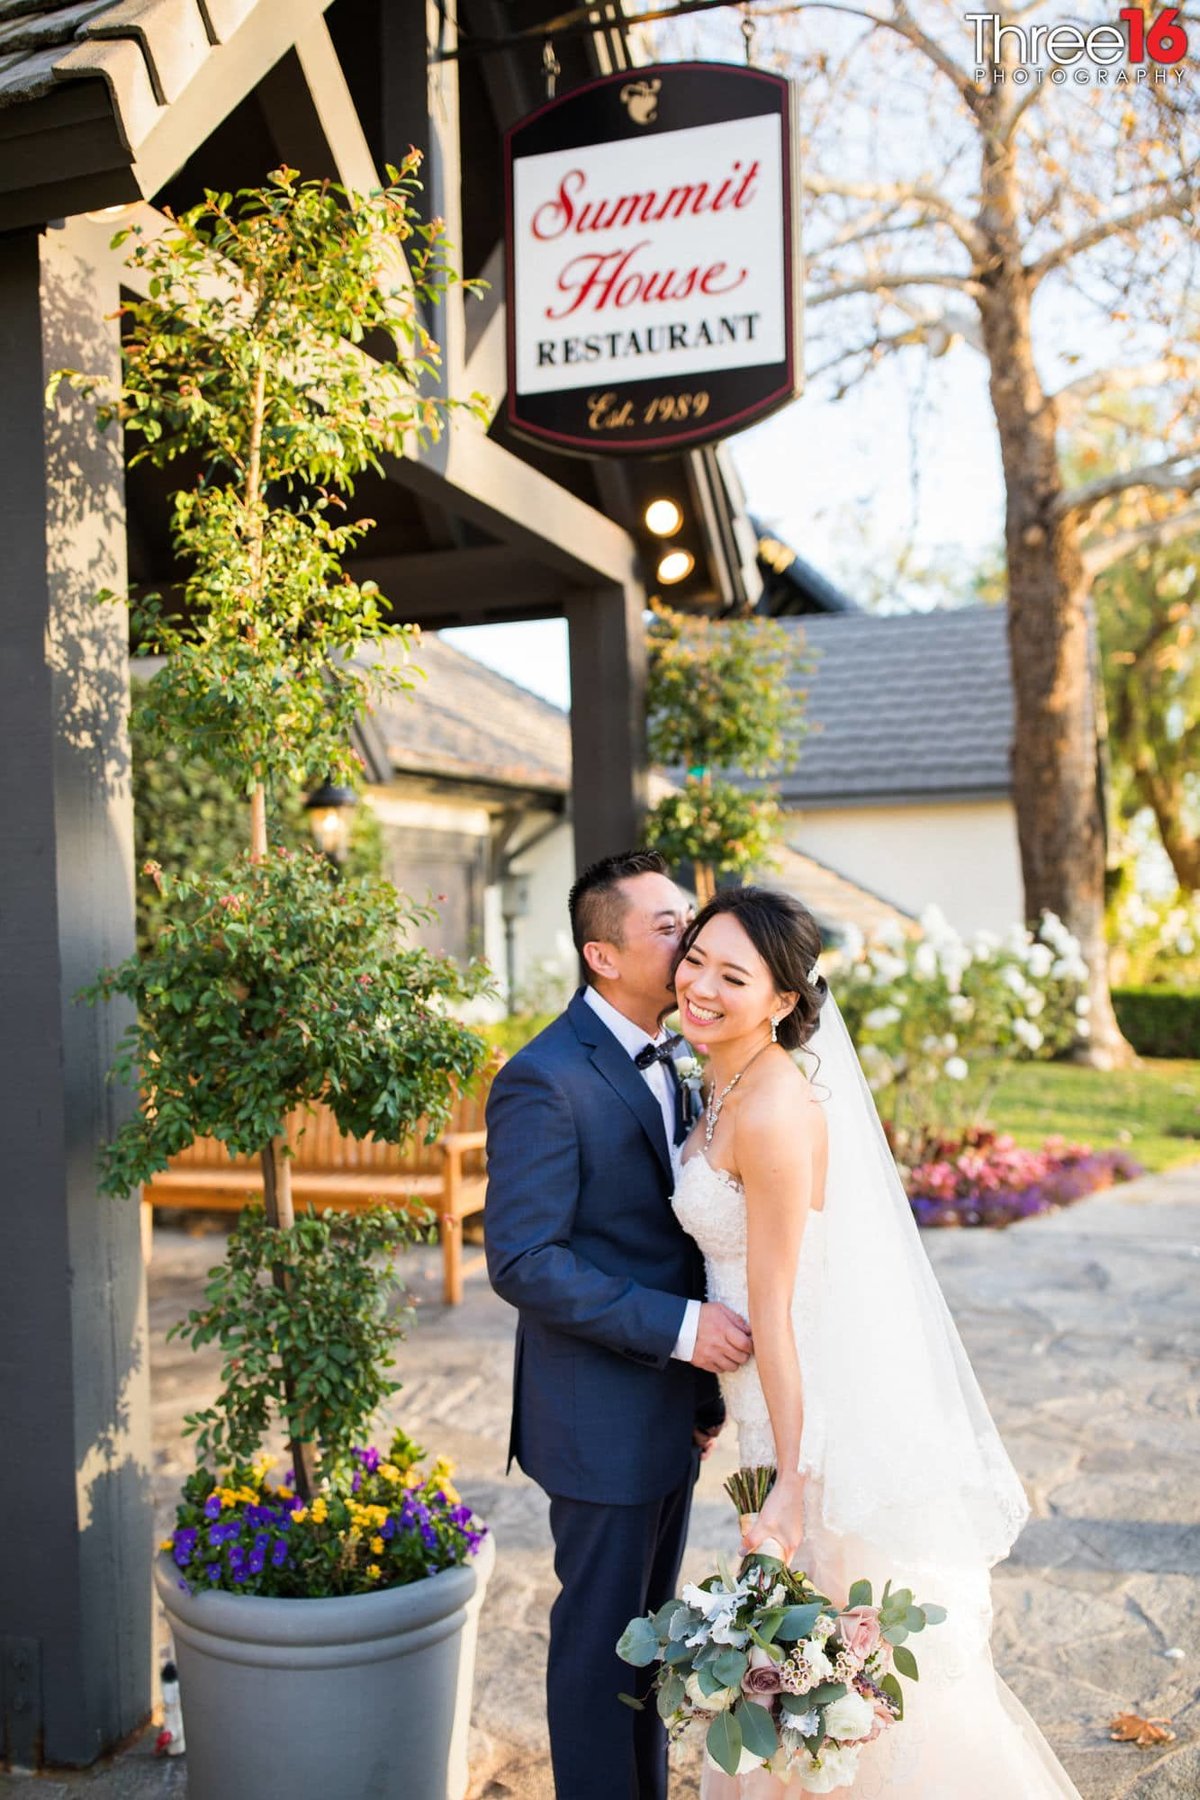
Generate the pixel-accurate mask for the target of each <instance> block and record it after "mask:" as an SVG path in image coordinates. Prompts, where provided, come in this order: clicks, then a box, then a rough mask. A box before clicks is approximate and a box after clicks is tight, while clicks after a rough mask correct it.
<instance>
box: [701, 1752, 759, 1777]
mask: <svg viewBox="0 0 1200 1800" xmlns="http://www.w3.org/2000/svg"><path fill="white" fill-rule="evenodd" d="M704 1760H705V1762H706V1763H708V1764H709V1766H710V1768H713V1769H720V1770H721V1773H722V1775H723V1774H724V1773H725V1771H724V1769H721V1765H720V1763H719V1762H714V1760H713V1758H712V1757H711V1756H710V1755H709V1754H708V1751H707V1750H706V1751H705V1752H704ZM762 1766H763V1759H762V1757H761V1756H755V1754H754V1752H753V1750H743V1751H742V1754H741V1756H740V1757H739V1758H738V1766H737V1771H736V1772H737V1774H739V1775H753V1773H754V1771H755V1769H761V1768H762Z"/></svg>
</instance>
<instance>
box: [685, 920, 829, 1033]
mask: <svg viewBox="0 0 1200 1800" xmlns="http://www.w3.org/2000/svg"><path fill="white" fill-rule="evenodd" d="M718 913H728V914H730V915H731V916H732V917H733V918H735V919H736V920H737V922H738V924H739V925H740V926H741V927H742V930H743V931H744V932H745V933H746V936H747V937H748V938H749V939H750V942H751V943H752V944H753V945H754V948H755V949H756V950H757V951H758V954H759V955H760V956H761V957H762V959H763V962H764V963H765V964H766V966H767V972H768V974H769V975H770V977H771V980H772V981H773V982H774V984H775V991H776V993H779V994H798V995H799V996H800V997H799V999H798V1000H797V1001H796V1004H795V1007H794V1008H793V1009H792V1011H791V1012H790V1013H788V1014H787V1016H786V1018H783V1019H780V1021H779V1042H780V1043H781V1044H782V1045H783V1047H784V1049H785V1050H799V1049H800V1048H801V1046H802V1045H804V1044H807V1042H808V1040H809V1038H810V1037H811V1036H812V1034H813V1032H814V1031H815V1030H816V1029H817V1020H818V1018H819V1017H820V1013H821V1008H822V1007H823V1006H824V1004H825V998H826V996H827V994H828V993H829V988H828V987H827V985H826V982H825V977H824V976H823V975H817V976H816V977H815V979H814V980H811V981H810V980H809V971H810V969H812V968H813V967H814V965H815V963H816V960H817V958H818V956H820V954H821V928H820V926H819V925H818V924H817V921H816V920H815V919H814V918H813V916H812V914H811V913H810V912H809V910H808V908H807V907H806V906H801V904H800V902H799V900H797V899H795V898H794V897H793V895H791V894H785V893H781V892H780V891H779V890H778V889H777V888H763V887H739V888H722V889H721V890H720V892H719V893H717V894H714V895H713V898H712V899H711V900H710V901H709V903H708V905H707V906H706V907H704V908H703V909H702V910H701V911H700V912H698V913H697V914H696V917H695V918H694V919H693V920H692V922H691V924H690V925H689V926H688V928H687V930H686V931H685V932H684V934H683V937H682V939H681V940H680V944H679V949H678V950H677V951H676V953H675V963H674V967H673V969H672V977H673V976H674V971H675V969H678V967H679V965H680V963H681V962H682V961H683V959H684V957H685V956H686V955H687V953H688V951H689V950H690V949H691V947H692V945H693V944H694V943H695V941H696V939H697V938H698V937H699V935H700V933H701V932H702V931H703V930H704V927H705V926H706V925H707V924H708V922H709V920H710V919H715V918H716V916H717V914H718Z"/></svg>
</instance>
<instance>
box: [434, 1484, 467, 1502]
mask: <svg viewBox="0 0 1200 1800" xmlns="http://www.w3.org/2000/svg"><path fill="white" fill-rule="evenodd" d="M438 1486H439V1487H440V1488H441V1490H442V1492H443V1494H445V1496H446V1498H447V1500H448V1501H449V1502H450V1504H451V1506H461V1504H462V1495H461V1494H460V1493H459V1491H458V1489H457V1488H456V1487H455V1485H454V1483H453V1482H452V1481H439V1482H438Z"/></svg>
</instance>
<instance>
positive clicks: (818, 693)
mask: <svg viewBox="0 0 1200 1800" xmlns="http://www.w3.org/2000/svg"><path fill="white" fill-rule="evenodd" d="M781 622H782V623H783V624H784V625H786V626H789V628H790V621H788V620H783V621H781ZM1006 628H1007V615H1006V613H1005V610H1004V608H1003V607H1001V606H996V607H992V606H972V607H966V608H964V609H963V610H962V611H959V612H931V613H901V614H895V615H892V616H888V617H878V616H871V615H869V614H859V615H854V614H849V615H847V614H843V615H837V616H826V617H818V616H814V617H809V618H806V619H804V620H803V621H802V622H801V621H799V620H797V622H796V626H795V627H794V629H797V630H802V631H803V634H804V638H805V641H806V643H807V645H808V647H809V649H810V651H812V652H813V653H814V655H815V659H816V666H815V668H814V670H813V671H812V673H811V674H809V675H808V676H806V677H804V678H803V686H804V687H805V688H806V690H807V693H808V702H807V707H806V717H807V720H808V723H809V727H810V729H809V731H808V734H807V735H806V736H805V737H804V739H803V741H802V744H801V748H800V760H799V762H798V763H797V766H796V767H795V769H793V770H791V771H790V772H789V773H787V774H785V775H783V776H782V777H781V778H780V781H779V792H780V795H781V797H782V798H783V799H784V800H785V801H786V802H788V803H789V804H791V805H796V806H804V805H811V804H813V803H817V802H822V803H825V804H829V803H831V802H834V801H849V802H854V801H859V802H866V801H868V800H874V799H879V800H887V799H901V798H905V799H937V798H941V799H953V798H956V797H958V798H964V799H965V798H970V797H982V796H985V795H1002V794H1007V793H1009V792H1010V791H1011V785H1012V784H1011V773H1010V766H1009V754H1010V750H1011V747H1012V734H1013V707H1012V682H1011V676H1010V673H1009V660H1008V642H1007V635H1006Z"/></svg>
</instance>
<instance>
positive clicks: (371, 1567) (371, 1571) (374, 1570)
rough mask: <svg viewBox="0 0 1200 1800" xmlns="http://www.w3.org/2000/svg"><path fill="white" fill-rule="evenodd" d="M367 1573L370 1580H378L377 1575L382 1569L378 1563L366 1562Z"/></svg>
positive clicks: (379, 1574)
mask: <svg viewBox="0 0 1200 1800" xmlns="http://www.w3.org/2000/svg"><path fill="white" fill-rule="evenodd" d="M367 1574H368V1575H369V1576H370V1578H371V1580H372V1581H378V1580H379V1577H380V1576H381V1575H382V1574H383V1570H382V1569H381V1568H380V1566H379V1564H378V1563H368V1564H367Z"/></svg>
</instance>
